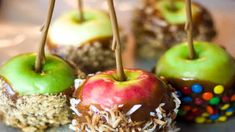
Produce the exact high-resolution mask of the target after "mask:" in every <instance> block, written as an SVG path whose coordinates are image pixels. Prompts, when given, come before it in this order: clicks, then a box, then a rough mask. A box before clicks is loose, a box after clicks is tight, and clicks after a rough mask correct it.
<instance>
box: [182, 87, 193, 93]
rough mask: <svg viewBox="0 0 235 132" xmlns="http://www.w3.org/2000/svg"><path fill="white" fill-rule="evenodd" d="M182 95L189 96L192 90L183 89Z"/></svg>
mask: <svg viewBox="0 0 235 132" xmlns="http://www.w3.org/2000/svg"><path fill="white" fill-rule="evenodd" d="M182 93H183V94H185V95H189V94H191V93H192V90H191V89H190V88H188V87H183V88H182Z"/></svg>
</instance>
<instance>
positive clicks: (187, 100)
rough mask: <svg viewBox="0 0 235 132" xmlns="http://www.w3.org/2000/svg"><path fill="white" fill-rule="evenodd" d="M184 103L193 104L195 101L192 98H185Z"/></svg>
mask: <svg viewBox="0 0 235 132" xmlns="http://www.w3.org/2000/svg"><path fill="white" fill-rule="evenodd" d="M182 100H183V102H185V103H189V102H192V101H193V99H192V98H191V97H183V99H182Z"/></svg>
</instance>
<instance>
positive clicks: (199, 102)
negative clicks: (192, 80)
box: [194, 98, 203, 105]
mask: <svg viewBox="0 0 235 132" xmlns="http://www.w3.org/2000/svg"><path fill="white" fill-rule="evenodd" d="M194 103H195V104H196V105H202V104H203V100H202V99H201V98H195V100H194Z"/></svg>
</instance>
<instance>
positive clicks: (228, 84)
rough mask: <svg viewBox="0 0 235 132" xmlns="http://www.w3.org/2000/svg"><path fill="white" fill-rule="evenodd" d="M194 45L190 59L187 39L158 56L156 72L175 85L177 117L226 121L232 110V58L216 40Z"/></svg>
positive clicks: (234, 67)
mask: <svg viewBox="0 0 235 132" xmlns="http://www.w3.org/2000/svg"><path fill="white" fill-rule="evenodd" d="M194 48H195V51H196V55H197V58H195V59H193V60H190V59H188V54H189V53H188V50H187V44H186V43H182V44H179V45H177V46H175V47H173V48H171V49H170V50H168V51H167V52H166V53H165V54H164V55H163V56H162V57H161V58H160V60H159V62H158V64H157V66H156V73H157V75H158V76H163V77H164V78H165V79H166V80H167V81H168V83H170V84H171V85H172V86H173V87H174V88H176V89H177V92H178V95H179V97H180V99H181V101H182V105H181V108H180V112H179V118H180V119H183V120H187V121H193V122H197V123H211V122H222V121H226V120H227V118H228V117H230V116H231V115H232V114H233V113H234V111H235V107H234V106H235V91H234V89H233V87H234V86H235V60H234V59H233V58H232V57H231V56H230V55H229V54H228V53H227V52H226V51H225V50H224V49H222V48H220V47H219V46H217V45H216V44H212V43H206V42H194ZM169 69H170V70H169Z"/></svg>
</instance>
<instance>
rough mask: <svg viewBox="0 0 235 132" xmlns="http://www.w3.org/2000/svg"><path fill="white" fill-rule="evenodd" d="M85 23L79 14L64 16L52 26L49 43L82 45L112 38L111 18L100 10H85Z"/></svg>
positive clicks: (66, 14)
mask: <svg viewBox="0 0 235 132" xmlns="http://www.w3.org/2000/svg"><path fill="white" fill-rule="evenodd" d="M83 15H84V21H83V22H80V20H79V15H78V12H77V11H76V10H75V11H71V12H67V13H65V14H64V15H62V16H61V17H60V18H59V19H57V20H56V21H55V22H54V24H53V25H52V26H51V29H50V31H49V36H50V37H49V42H50V43H52V44H60V45H76V46H78V45H82V44H84V43H87V42H90V41H92V40H96V39H102V38H103V39H105V38H110V37H112V28H111V23H110V20H109V17H108V15H107V14H106V13H104V12H102V11H99V10H84V12H83Z"/></svg>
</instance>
